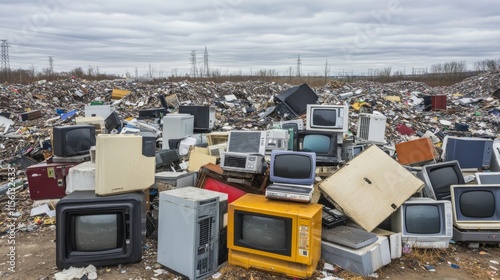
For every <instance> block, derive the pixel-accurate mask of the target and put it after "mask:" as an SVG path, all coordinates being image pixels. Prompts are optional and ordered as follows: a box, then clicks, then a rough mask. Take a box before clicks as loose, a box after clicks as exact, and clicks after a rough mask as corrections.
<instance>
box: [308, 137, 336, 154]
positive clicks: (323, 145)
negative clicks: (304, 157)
mask: <svg viewBox="0 0 500 280" xmlns="http://www.w3.org/2000/svg"><path fill="white" fill-rule="evenodd" d="M330 141H331V137H328V135H322V134H309V135H306V136H304V140H303V142H302V151H304V152H314V153H316V154H326V153H328V152H329V151H330V145H331V143H330Z"/></svg>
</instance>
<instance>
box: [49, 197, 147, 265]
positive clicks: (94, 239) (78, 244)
mask: <svg viewBox="0 0 500 280" xmlns="http://www.w3.org/2000/svg"><path fill="white" fill-rule="evenodd" d="M56 219H57V225H56V264H57V267H59V268H61V269H63V268H69V267H70V266H74V267H82V266H87V265H89V264H93V265H99V266H108V265H118V264H125V263H133V262H138V261H140V260H141V258H142V245H143V242H144V240H145V237H146V198H145V195H144V193H142V192H132V193H127V194H120V195H114V196H106V197H104V196H97V195H96V194H95V192H94V191H76V192H72V193H70V194H68V195H67V196H65V197H64V198H62V199H61V200H60V201H59V202H58V203H57V206H56Z"/></svg>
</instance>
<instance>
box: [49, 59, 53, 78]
mask: <svg viewBox="0 0 500 280" xmlns="http://www.w3.org/2000/svg"><path fill="white" fill-rule="evenodd" d="M53 62H54V59H53V58H52V56H49V73H50V74H52V73H54V64H53Z"/></svg>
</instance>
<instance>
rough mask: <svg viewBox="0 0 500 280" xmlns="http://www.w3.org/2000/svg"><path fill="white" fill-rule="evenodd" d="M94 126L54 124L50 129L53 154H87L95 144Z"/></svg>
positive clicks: (68, 155)
mask: <svg viewBox="0 0 500 280" xmlns="http://www.w3.org/2000/svg"><path fill="white" fill-rule="evenodd" d="M95 143H96V138H95V126H93V125H67V126H54V128H53V129H52V147H53V151H54V155H55V156H59V157H70V156H78V155H84V154H88V153H89V151H90V147H92V146H95Z"/></svg>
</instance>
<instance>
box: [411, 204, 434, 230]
mask: <svg viewBox="0 0 500 280" xmlns="http://www.w3.org/2000/svg"><path fill="white" fill-rule="evenodd" d="M405 221H406V223H405V225H406V231H407V232H408V233H412V234H438V233H439V232H440V231H441V218H440V216H439V208H438V206H437V205H418V204H417V205H408V206H406V211H405Z"/></svg>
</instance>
